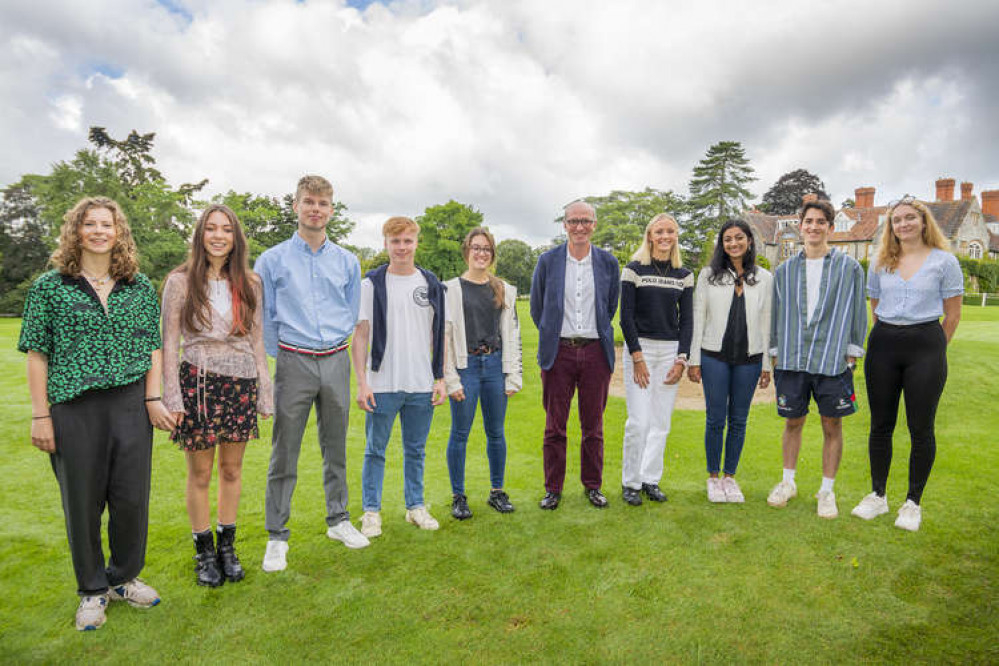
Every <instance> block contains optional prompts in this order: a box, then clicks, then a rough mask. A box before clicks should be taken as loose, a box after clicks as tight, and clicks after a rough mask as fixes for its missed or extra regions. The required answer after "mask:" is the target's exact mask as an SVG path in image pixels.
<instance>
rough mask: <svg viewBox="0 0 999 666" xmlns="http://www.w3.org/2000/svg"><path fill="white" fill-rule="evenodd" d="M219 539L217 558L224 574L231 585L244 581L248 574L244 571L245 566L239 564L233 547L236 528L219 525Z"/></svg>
mask: <svg viewBox="0 0 999 666" xmlns="http://www.w3.org/2000/svg"><path fill="white" fill-rule="evenodd" d="M218 537H219V538H218V553H217V557H218V561H219V565H221V567H222V574H223V575H224V576H225V579H226V580H227V581H229V582H230V583H236V582H239V581H241V580H243V577H244V576H245V575H246V573H245V572H244V571H243V565H242V564H240V563H239V558H238V557H236V549H235V547H234V545H233V544H234V543H235V542H236V526H235V525H219V534H218Z"/></svg>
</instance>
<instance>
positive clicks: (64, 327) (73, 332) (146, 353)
mask: <svg viewBox="0 0 999 666" xmlns="http://www.w3.org/2000/svg"><path fill="white" fill-rule="evenodd" d="M159 318H160V307H159V301H158V299H157V298H156V290H155V289H153V285H152V284H151V283H150V282H149V279H148V278H147V277H146V276H145V275H142V274H141V273H139V274H137V275H136V276H135V278H134V279H133V280H132V281H131V282H123V281H118V282H117V283H116V284H115V286H114V289H112V290H111V294H110V295H108V310H107V312H106V313H105V311H104V308H103V307H101V302H100V300H99V299H98V298H97V294H96V293H95V292H94V290H93V288H92V287H91V286H90V285H89V284H88V283H87V281H86V280H85V279H84V278H82V277H78V278H77V277H72V276H70V275H62V274H61V273H58V272H56V271H49V272H48V273H45V274H44V275H42V276H41V277H39V278H38V279H37V280H35V283H34V284H33V285H32V286H31V291H29V292H28V298H27V300H26V301H25V304H24V319H23V320H22V322H21V339H20V341H19V342H18V344H17V348H18V349H19V350H20V351H22V352H28V351H37V352H41V353H42V354H45V355H46V356H47V357H48V360H49V367H48V398H49V402H50V403H59V402H66V401H67V400H72V399H73V398H75V397H77V396H79V395H80V394H81V393H83V392H84V391H89V390H91V389H107V388H112V387H115V386H124V385H126V384H131V383H132V382H135V381H137V380H139V379H141V378H142V377H143V376H144V375H145V374H146V372H148V371H149V368H150V366H151V365H152V357H151V355H152V352H153V351H155V350H157V349H159V348H160V331H159Z"/></svg>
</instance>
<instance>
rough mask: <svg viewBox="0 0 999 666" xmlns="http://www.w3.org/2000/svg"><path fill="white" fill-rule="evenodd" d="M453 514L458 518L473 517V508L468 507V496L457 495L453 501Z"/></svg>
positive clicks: (466, 518)
mask: <svg viewBox="0 0 999 666" xmlns="http://www.w3.org/2000/svg"><path fill="white" fill-rule="evenodd" d="M451 515H452V516H454V517H455V518H457V519H458V520H468V519H469V518H471V517H472V510H471V509H469V508H468V498H466V497H465V496H464V495H455V496H454V500H452V502H451Z"/></svg>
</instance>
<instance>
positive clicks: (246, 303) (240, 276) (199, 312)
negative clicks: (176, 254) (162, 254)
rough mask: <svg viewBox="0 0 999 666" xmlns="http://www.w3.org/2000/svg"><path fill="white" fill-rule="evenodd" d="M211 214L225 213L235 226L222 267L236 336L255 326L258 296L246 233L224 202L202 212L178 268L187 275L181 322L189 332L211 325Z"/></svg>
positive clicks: (179, 271) (177, 270) (247, 331)
mask: <svg viewBox="0 0 999 666" xmlns="http://www.w3.org/2000/svg"><path fill="white" fill-rule="evenodd" d="M212 213H222V214H223V215H225V216H226V217H227V218H229V224H231V225H232V251H231V252H229V256H228V257H227V258H226V260H225V265H224V266H223V267H222V275H223V276H224V277H225V278H226V279H227V280H228V281H229V291H230V293H231V294H232V331H231V333H232V334H233V335H240V336H242V335H246V334H247V333H249V332H250V331H251V330H252V329H253V315H254V312H255V311H256V309H257V297H256V296H255V295H254V293H253V281H254V280H255V279H256V276H254V275H253V273H252V272H251V271H250V262H249V252H248V250H247V247H246V234H244V233H243V226H242V225H241V224H240V223H239V218H238V217H236V213H234V212H232V209H231V208H229V207H228V206H223V205H222V204H212V205H211V206H209V207H208V208H206V209H205V211H204V212H203V213H201V217H200V218H198V224H197V225H196V226H195V227H194V237H193V238H192V239H191V251H190V252H189V253H188V255H187V261H186V262H184V263H183V264H182V265H181V266H179V267H178V268H176V269H175V270H176V272H178V273H186V274H187V298H185V299H184V305H183V307H182V308H181V310H180V321H181V324H182V325H183V326H184V327H185V328H187V330H189V331H194V330H197V329H198V328H199V327H200V328H203V329H204V328H208V327H210V326H211V310H210V309H209V305H210V299H209V297H208V266H209V264H208V253H207V252H205V224H206V223H207V222H208V218H209V217H210V216H211V215H212Z"/></svg>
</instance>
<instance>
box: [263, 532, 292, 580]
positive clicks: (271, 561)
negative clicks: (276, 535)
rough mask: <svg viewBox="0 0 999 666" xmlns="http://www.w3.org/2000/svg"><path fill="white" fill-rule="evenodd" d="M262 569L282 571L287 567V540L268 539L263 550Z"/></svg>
mask: <svg viewBox="0 0 999 666" xmlns="http://www.w3.org/2000/svg"><path fill="white" fill-rule="evenodd" d="M262 568H263V570H264V571H268V572H270V571H284V570H285V569H286V568H288V542H287V541H277V540H276V539H270V540H269V541H268V542H267V550H266V551H264V563H263V565H262Z"/></svg>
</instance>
